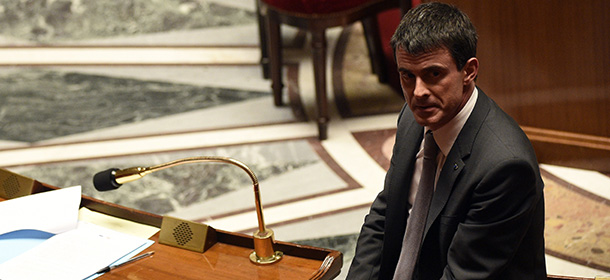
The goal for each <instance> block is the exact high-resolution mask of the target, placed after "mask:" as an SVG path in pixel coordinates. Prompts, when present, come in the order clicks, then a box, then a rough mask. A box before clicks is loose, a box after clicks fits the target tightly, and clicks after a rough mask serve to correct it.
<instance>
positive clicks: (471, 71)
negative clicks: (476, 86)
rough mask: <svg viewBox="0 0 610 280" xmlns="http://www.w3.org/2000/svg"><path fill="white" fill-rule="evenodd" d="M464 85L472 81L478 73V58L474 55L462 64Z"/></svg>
mask: <svg viewBox="0 0 610 280" xmlns="http://www.w3.org/2000/svg"><path fill="white" fill-rule="evenodd" d="M463 71H464V74H465V75H464V85H467V84H470V83H472V82H474V80H475V79H476V78H477V75H478V74H479V60H478V59H477V58H476V57H472V58H470V59H469V60H468V61H466V64H465V65H464V70H463Z"/></svg>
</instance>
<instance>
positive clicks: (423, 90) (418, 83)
mask: <svg viewBox="0 0 610 280" xmlns="http://www.w3.org/2000/svg"><path fill="white" fill-rule="evenodd" d="M428 95H430V91H428V87H427V85H426V83H425V82H424V81H423V80H422V79H421V78H415V88H414V89H413V96H415V97H416V98H422V97H426V96H428Z"/></svg>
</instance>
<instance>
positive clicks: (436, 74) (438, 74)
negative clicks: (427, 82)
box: [432, 71, 441, 77]
mask: <svg viewBox="0 0 610 280" xmlns="http://www.w3.org/2000/svg"><path fill="white" fill-rule="evenodd" d="M440 75H441V72H438V71H434V72H432V76H434V77H438V76H440Z"/></svg>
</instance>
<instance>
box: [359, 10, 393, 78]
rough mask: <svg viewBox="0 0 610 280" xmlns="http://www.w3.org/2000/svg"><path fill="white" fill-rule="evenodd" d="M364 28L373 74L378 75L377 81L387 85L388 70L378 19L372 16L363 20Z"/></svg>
mask: <svg viewBox="0 0 610 280" xmlns="http://www.w3.org/2000/svg"><path fill="white" fill-rule="evenodd" d="M362 27H363V29H364V38H365V39H366V45H367V47H368V50H369V57H370V59H371V67H372V68H373V73H375V74H377V79H378V80H379V82H380V83H387V82H388V69H387V67H386V63H385V55H384V54H383V46H382V44H381V36H380V35H379V24H377V17H376V16H372V17H367V18H364V19H362Z"/></svg>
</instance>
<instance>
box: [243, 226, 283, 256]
mask: <svg viewBox="0 0 610 280" xmlns="http://www.w3.org/2000/svg"><path fill="white" fill-rule="evenodd" d="M253 237H254V252H252V253H251V254H250V261H251V262H253V263H255V264H272V263H275V262H277V261H279V260H280V259H282V257H283V256H284V253H282V252H280V251H274V250H273V231H272V230H270V229H265V231H264V232H260V231H257V232H255V233H254V236H253Z"/></svg>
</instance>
